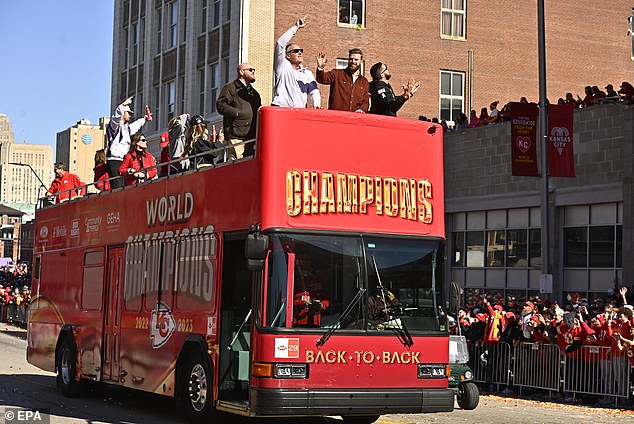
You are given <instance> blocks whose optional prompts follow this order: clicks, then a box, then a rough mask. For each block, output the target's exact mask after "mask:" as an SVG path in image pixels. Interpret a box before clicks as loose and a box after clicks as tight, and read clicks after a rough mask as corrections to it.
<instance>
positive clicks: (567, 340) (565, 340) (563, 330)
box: [557, 321, 594, 358]
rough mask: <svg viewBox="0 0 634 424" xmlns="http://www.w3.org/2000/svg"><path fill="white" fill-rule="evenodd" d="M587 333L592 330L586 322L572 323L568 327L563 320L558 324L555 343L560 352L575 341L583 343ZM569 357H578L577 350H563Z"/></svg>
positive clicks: (592, 331)
mask: <svg viewBox="0 0 634 424" xmlns="http://www.w3.org/2000/svg"><path fill="white" fill-rule="evenodd" d="M589 334H594V330H593V329H592V328H590V327H588V324H586V323H585V322H583V321H582V322H581V325H573V326H572V327H570V328H568V327H567V326H566V324H564V323H563V322H562V323H561V324H560V325H559V331H558V333H557V344H558V345H559V349H561V350H562V352H565V351H566V348H567V347H568V346H572V345H573V344H574V343H575V342H581V343H583V342H584V341H585V340H586V338H587V337H588V335H589ZM565 353H566V356H568V357H569V358H578V357H579V350H578V349H577V350H575V351H573V352H565Z"/></svg>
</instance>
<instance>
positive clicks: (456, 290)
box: [449, 281, 462, 316]
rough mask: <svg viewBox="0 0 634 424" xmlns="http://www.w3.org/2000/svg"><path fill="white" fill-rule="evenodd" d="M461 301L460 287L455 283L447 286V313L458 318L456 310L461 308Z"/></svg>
mask: <svg viewBox="0 0 634 424" xmlns="http://www.w3.org/2000/svg"><path fill="white" fill-rule="evenodd" d="M461 299H462V287H460V285H459V284H458V283H456V282H455V281H452V282H451V283H450V285H449V311H451V313H455V314H456V316H458V310H459V309H460V308H461V306H462V305H461V304H460V300H461Z"/></svg>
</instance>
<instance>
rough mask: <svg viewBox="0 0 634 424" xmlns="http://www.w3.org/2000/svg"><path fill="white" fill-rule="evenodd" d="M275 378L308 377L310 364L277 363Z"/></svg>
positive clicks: (274, 370) (274, 371) (274, 372)
mask: <svg viewBox="0 0 634 424" xmlns="http://www.w3.org/2000/svg"><path fill="white" fill-rule="evenodd" d="M273 377H275V378H308V364H295V363H293V364H275V366H274V367H273Z"/></svg>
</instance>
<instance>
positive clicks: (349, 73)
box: [317, 49, 370, 112]
mask: <svg viewBox="0 0 634 424" xmlns="http://www.w3.org/2000/svg"><path fill="white" fill-rule="evenodd" d="M327 61H328V60H327V59H326V55H325V53H323V52H319V54H317V82H318V83H320V84H327V85H330V96H329V97H328V109H334V110H346V111H349V112H367V111H368V109H369V108H370V86H369V83H368V80H367V79H366V78H365V77H364V76H363V75H361V63H362V62H363V52H362V51H361V50H359V49H351V50H349V51H348V67H347V68H346V69H333V70H332V71H325V70H324V67H325V66H326V62H327Z"/></svg>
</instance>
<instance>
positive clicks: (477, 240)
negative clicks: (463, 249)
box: [467, 231, 484, 268]
mask: <svg viewBox="0 0 634 424" xmlns="http://www.w3.org/2000/svg"><path fill="white" fill-rule="evenodd" d="M483 266H484V231H468V232H467V267H470V268H482V267H483Z"/></svg>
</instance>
